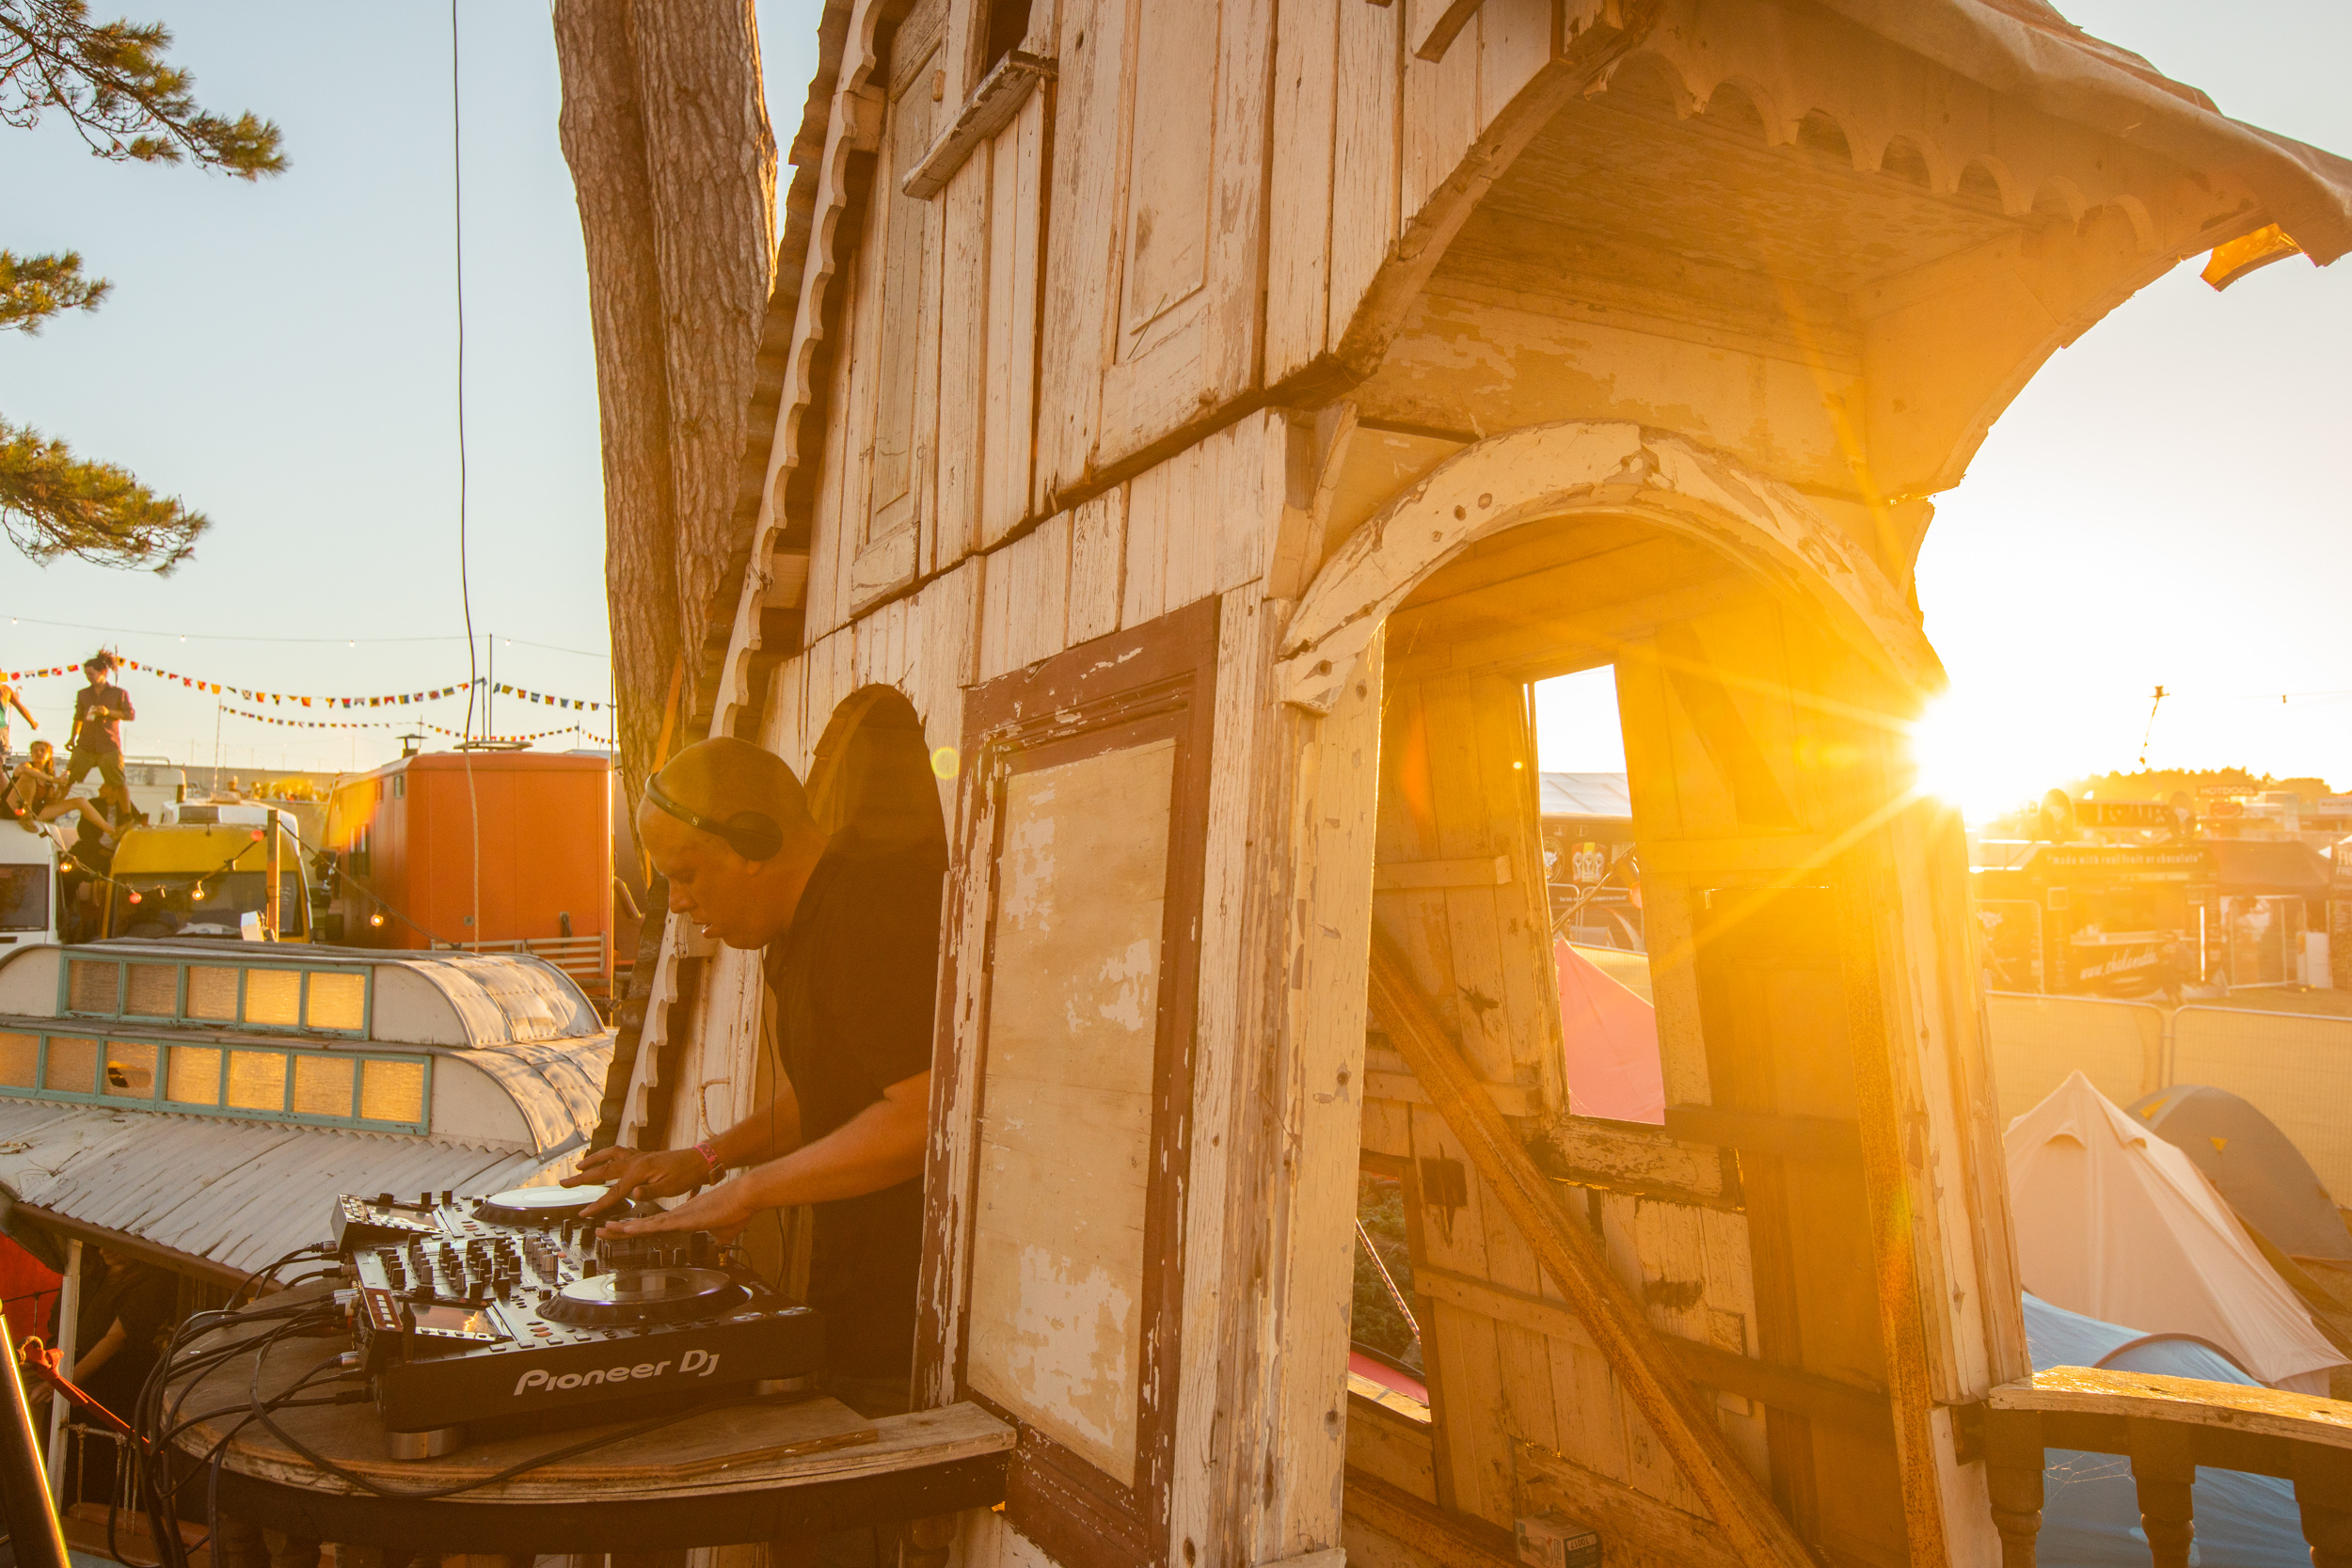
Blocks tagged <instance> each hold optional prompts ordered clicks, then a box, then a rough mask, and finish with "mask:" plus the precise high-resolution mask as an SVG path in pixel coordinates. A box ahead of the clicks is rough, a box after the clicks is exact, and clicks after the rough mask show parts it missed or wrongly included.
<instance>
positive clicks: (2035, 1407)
mask: <svg viewBox="0 0 2352 1568" xmlns="http://www.w3.org/2000/svg"><path fill="white" fill-rule="evenodd" d="M1985 1403H1986V1404H1987V1405H1988V1406H1989V1407H1990V1408H1992V1409H1994V1410H2014V1411H2033V1412H2038V1413H2040V1414H2042V1415H2048V1416H2104V1417H2111V1418H2122V1419H2127V1420H2144V1421H2170V1422H2173V1423H2175V1424H2178V1425H2184V1426H2199V1427H2211V1428H2215V1429H2217V1430H2222V1431H2231V1432H2243V1433H2251V1434H2254V1435H2257V1436H2264V1437H2283V1438H2286V1439H2288V1440H2290V1441H2293V1442H2297V1443H2315V1444H2318V1445H2320V1446H2321V1447H2323V1448H2331V1449H2352V1403H2346V1402H2344V1401H2341V1400H2327V1399H2319V1398H2317V1397H2315V1396H2313V1395H2310V1394H2289V1393H2282V1392H2281V1391H2280V1390H2279V1389H2276V1388H2249V1387H2246V1386H2243V1385H2240V1384H2235V1383H2206V1382H2203V1381H2201V1379H2198V1378H2190V1377H2160V1376H2158V1375H2157V1374H2155V1373H2153V1372H2125V1371H2111V1370H2100V1369H2097V1368H2091V1367H2053V1368H2051V1369H2050V1370H2048V1371H2046V1372H2036V1373H2035V1374H2034V1375H2033V1376H2031V1377H2029V1378H2026V1379H2025V1380H2024V1381H2023V1382H2019V1383H2005V1384H2002V1385H2001V1386H1999V1387H1997V1388H1995V1389H1994V1390H1993V1391H1992V1393H1991V1394H1989V1395H1988V1396H1986V1399H1985Z"/></svg>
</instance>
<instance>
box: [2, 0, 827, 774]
mask: <svg viewBox="0 0 2352 1568" xmlns="http://www.w3.org/2000/svg"><path fill="white" fill-rule="evenodd" d="M120 6H127V8H128V12H129V14H131V15H132V16H133V17H135V18H136V19H140V20H145V19H151V18H152V19H157V20H161V21H163V22H164V23H166V24H167V25H168V26H169V27H170V28H171V30H172V33H173V35H174V40H175V41H174V45H173V49H172V57H173V58H174V60H175V61H176V62H177V63H179V64H181V65H183V66H185V67H186V68H187V69H189V70H190V71H193V72H194V73H195V76H196V90H197V96H198V99H199V102H200V103H203V104H204V105H205V106H207V107H209V108H213V109H215V110H218V111H222V112H230V113H233V112H235V111H238V110H243V109H251V110H253V111H254V112H255V113H257V114H260V115H262V116H263V117H265V118H267V119H274V120H276V121H277V122H278V126H279V127H280V129H281V130H282V131H283V132H284V135H285V147H286V152H287V155H288V157H289V159H290V161H291V163H292V167H291V168H290V169H289V170H288V172H287V173H285V174H284V175H282V176H280V177H278V178H277V179H275V180H267V181H262V182H253V183H247V182H242V181H236V180H230V179H226V178H223V177H221V176H218V175H213V174H207V173H203V172H200V171H199V170H197V169H195V168H193V167H187V166H183V167H179V168H171V167H152V166H134V165H121V164H111V163H106V162H103V161H100V160H98V159H95V158H92V157H91V156H89V154H88V153H87V151H86V150H84V149H83V147H82V145H81V143H80V142H79V141H78V140H77V139H76V138H75V137H74V135H73V134H72V130H71V129H70V128H69V127H67V126H66V125H64V124H63V123H62V122H60V121H58V120H56V119H55V118H54V117H53V118H52V119H50V120H49V121H47V122H45V123H44V124H42V125H41V126H40V128H39V129H37V130H34V131H30V132H27V131H19V130H8V129H0V169H5V170H6V181H7V189H8V200H7V202H6V203H5V204H0V246H5V247H6V248H8V249H10V250H12V251H14V252H16V253H17V254H18V255H24V254H25V253H27V252H39V251H45V250H64V249H75V250H79V251H80V252H81V253H82V256H83V259H84V262H85V266H86V268H87V270H88V271H91V272H94V273H97V274H100V275H103V276H104V277H109V278H112V279H113V281H114V285H115V287H114V293H113V296H112V297H111V298H109V299H108V300H107V301H106V302H105V303H104V305H103V307H101V308H100V309H98V310H97V311H95V312H91V313H75V314H72V315H68V316H65V317H62V318H59V319H56V320H54V321H52V322H51V323H50V324H49V325H47V326H46V328H45V329H44V330H43V331H42V332H41V333H40V335H39V336H38V337H26V336H24V335H23V334H18V333H7V334H0V416H4V417H6V418H7V419H8V420H11V421H12V422H15V423H18V424H25V425H30V426H32V427H33V428H35V429H37V430H39V431H40V432H41V433H42V434H44V435H47V436H56V437H60V438H62V439H64V440H66V441H68V442H69V443H71V444H72V446H73V448H74V449H75V451H77V453H79V454H80V455H82V456H85V457H89V458H98V459H103V460H106V461H110V462H115V463H119V464H122V465H124V466H126V467H130V468H131V469H132V470H133V471H134V472H135V473H136V474H137V475H138V476H139V477H140V478H141V479H142V480H144V481H146V482H147V483H149V484H150V485H151V486H152V487H154V488H155V489H156V490H158V491H160V492H162V493H163V494H165V495H176V496H179V497H181V498H183V499H185V500H186V502H187V503H188V504H189V505H190V506H193V507H195V508H196V509H198V510H199V511H201V512H203V513H205V514H206V515H209V516H210V517H211V518H212V520H213V527H212V530H211V531H210V532H208V533H207V534H206V535H205V536H204V537H203V539H202V540H201V541H200V542H199V546H198V549H197V554H196V558H195V559H194V560H193V561H191V562H188V563H187V564H185V565H184V566H183V567H182V568H181V569H180V570H179V571H178V572H177V573H175V574H174V575H173V576H171V577H169V578H155V577H154V576H152V575H151V574H148V573H140V572H122V571H109V570H104V569H102V568H99V567H95V566H88V565H85V564H82V563H80V562H72V561H63V562H56V563H53V564H51V565H49V566H47V567H45V568H44V567H36V566H34V565H33V564H32V563H30V562H27V561H26V560H25V559H24V557H23V556H21V555H19V554H17V553H16V552H15V551H14V550H12V549H10V548H8V546H5V545H0V612H5V613H0V670H8V669H18V668H23V667H24V666H26V665H34V664H38V665H42V666H48V665H56V664H69V665H70V664H74V663H78V662H79V660H80V659H81V658H82V657H86V656H87V654H88V653H89V651H90V650H91V649H93V648H95V647H96V646H97V645H98V644H99V643H100V642H102V641H103V642H105V643H108V644H110V645H113V646H117V647H119V649H120V650H121V651H122V653H123V654H124V655H126V656H127V657H132V658H135V659H138V660H140V661H141V662H142V663H151V664H155V665H159V666H161V667H162V668H164V669H167V670H170V671H174V672H178V673H186V674H189V675H192V676H195V677H197V678H200V679H204V680H208V681H217V682H219V683H221V684H222V685H224V686H229V687H242V688H245V689H258V690H268V691H277V692H283V693H293V694H297V695H310V696H314V697H315V696H328V695H361V696H366V695H383V694H387V693H395V692H402V691H407V692H412V693H413V692H415V691H417V690H419V689H432V688H440V687H450V686H456V687H460V688H462V687H463V686H464V685H465V683H466V681H467V679H468V677H469V666H468V663H467V657H466V655H467V641H466V629H465V628H466V617H465V606H464V601H463V598H462V597H461V594H460V592H459V573H458V527H457V519H458V507H457V501H458V483H457V476H458V453H457V419H456V387H457V381H456V366H457V356H456V314H455V309H454V304H455V299H456V291H455V284H454V264H453V263H454V254H453V214H454V212H455V202H454V199H453V157H452V115H451V108H452V103H451V69H450V10H449V8H448V7H447V6H442V7H438V8H437V7H434V6H425V5H415V4H398V5H386V6H315V5H292V4H277V3H256V0H237V3H235V4H217V3H215V4H196V3H188V0H144V3H143V0H104V3H103V4H102V5H101V6H100V7H99V8H98V9H100V10H102V11H103V12H104V13H105V14H107V15H113V14H115V12H116V8H118V7H120ZM816 10H817V8H816V6H815V5H814V4H811V3H808V0H777V3H773V4H763V5H762V6H761V17H762V21H763V24H765V29H764V40H763V41H764V49H763V54H764V55H765V58H766V62H767V64H768V66H769V81H770V83H771V101H772V102H773V103H775V106H776V108H777V109H778V110H784V109H786V107H787V105H788V113H789V115H790V119H789V120H788V121H787V124H797V123H798V119H799V115H800V105H801V103H802V101H803V95H804V92H805V86H806V82H807V79H808V76H809V74H810V72H811V71H812V70H813V69H814V67H815V59H816V55H815V18H816ZM458 15H459V24H460V63H461V75H460V81H461V84H462V97H461V100H460V103H461V107H462V126H463V132H462V141H463V149H464V163H463V170H464V196H465V200H464V216H465V298H466V321H465V326H466V381H465V385H466V398H467V406H466V416H467V417H466V452H467V487H466V488H467V497H466V499H467V509H466V510H467V533H468V543H469V551H468V560H469V566H470V578H471V590H472V608H473V626H474V630H475V633H476V643H475V646H476V648H477V650H479V653H478V662H479V664H480V667H481V669H482V670H483V672H484V673H487V672H488V669H489V662H490V658H491V657H492V656H491V653H490V650H489V646H488V641H487V635H488V634H490V633H495V634H497V636H498V638H499V644H498V646H497V648H496V650H495V658H496V664H497V676H498V680H499V681H500V682H501V683H502V684H512V685H516V686H520V687H523V688H525V689H531V690H537V691H542V692H546V693H549V694H554V695H560V696H564V697H569V698H574V699H579V700H583V701H602V700H604V698H605V697H606V694H607V689H608V687H609V684H610V680H611V673H610V672H611V665H610V661H609V657H608V653H607V650H608V648H609V634H608V628H607V623H606V618H605V605H604V544H603V541H604V517H603V504H604V503H603V486H602V478H601V473H600V470H599V460H598V451H597V435H596V366H595V360H594V352H593V345H592V344H591V341H590V338H589V325H588V305H587V278H586V273H585V268H584V262H583V261H582V257H581V248H580V218H579V213H578V209H577V208H576V207H575V206H574V204H573V198H572V186H571V178H570V175H569V174H568V172H567V171H566V169H565V167H564V156H563V150H562V148H561V147H560V146H559V145H558V142H557V137H556V113H557V110H558V107H559V106H560V103H561V94H560V92H559V90H558V85H557V77H556V67H555V45H554V40H553V36H552V34H551V33H550V31H549V28H548V12H547V8H546V7H545V6H544V5H541V4H530V3H516V0H497V3H485V0H460V5H459V9H458ZM326 62H332V64H331V68H329V69H322V67H323V64H325V63H326ZM787 135H788V132H787ZM41 623H70V625H63V626H59V625H43V624H41ZM80 684H81V682H80V680H79V678H78V675H77V676H76V677H75V678H73V679H71V680H68V679H62V678H59V679H50V680H41V681H33V682H30V683H26V684H25V686H24V692H25V695H26V698H27V701H28V705H29V706H30V707H31V709H32V711H33V714H34V717H35V718H36V719H38V720H39V721H40V725H41V729H40V735H42V736H51V737H54V738H62V736H63V735H64V733H65V730H66V728H67V726H68V724H69V723H70V721H71V717H72V689H74V688H75V687H78V686H79V685H80ZM126 684H127V689H129V690H130V692H131V694H132V697H133V700H134V701H135V703H136V704H137V705H138V713H139V717H138V721H136V722H135V724H133V725H131V726H130V727H129V728H128V729H127V730H126V731H125V736H124V738H125V744H126V747H127V748H128V750H129V751H130V752H133V753H135V754H151V755H162V756H167V757H169V758H171V759H172V760H174V761H178V762H182V763H188V762H194V763H197V764H199V765H210V764H212V762H213V761H214V757H215V743H216V741H217V744H218V746H219V754H220V759H221V761H222V763H223V764H224V765H225V766H229V767H270V768H277V767H294V768H316V769H319V770H321V771H333V770H336V769H344V768H355V767H356V768H366V767H371V766H373V765H374V764H376V763H378V762H382V761H385V760H388V759H389V758H391V757H394V756H397V755H398V754H399V751H400V748H399V743H398V741H397V740H396V739H395V738H394V737H395V736H397V735H398V734H400V733H401V731H402V730H404V729H407V728H410V727H411V724H410V723H403V724H401V725H399V726H397V727H392V728H382V729H367V730H347V731H331V732H330V731H314V730H301V729H294V728H290V727H286V726H282V725H271V724H265V723H262V722H258V721H253V720H250V719H241V718H237V717H234V716H233V714H228V715H224V713H223V712H222V711H221V710H223V709H228V708H243V709H246V710H247V711H252V710H253V709H254V706H255V705H251V704H246V703H243V702H234V701H231V702H229V703H224V704H218V705H216V704H215V699H213V698H212V697H210V696H209V695H206V696H199V695H198V694H197V693H196V692H194V691H193V690H189V689H183V688H181V687H180V686H178V685H177V683H176V682H175V683H173V684H171V685H169V686H167V685H166V684H165V683H163V682H161V681H159V680H156V679H153V678H150V677H146V676H144V675H142V674H139V673H132V674H130V675H129V676H128V677H127V681H126ZM465 708H466V704H465V700H464V698H463V696H462V695H461V696H459V697H457V698H454V699H450V700H446V701H441V702H437V703H433V704H430V705H425V706H423V707H416V706H411V707H409V708H407V709H405V710H403V713H404V717H405V718H406V719H408V720H410V721H414V720H417V719H421V720H422V721H425V722H427V723H432V724H437V725H439V726H441V727H442V728H444V729H449V730H459V731H462V730H463V728H464V724H465ZM262 711H265V712H268V713H273V714H276V715H278V716H281V717H282V716H285V715H286V714H288V713H289V712H300V711H301V710H300V709H298V708H293V709H290V708H288V707H287V706H285V705H278V706H275V707H268V706H264V707H263V708H262ZM323 711H324V710H323V709H320V708H317V707H313V708H312V709H311V710H310V715H309V716H310V717H311V718H314V719H315V718H317V717H320V716H321V715H322V714H323ZM370 717H372V718H377V719H380V718H381V714H380V712H378V713H376V714H373V715H371V716H370ZM484 717H487V715H485V716H484ZM581 719H584V720H586V721H587V722H588V724H589V725H590V726H591V727H592V729H593V731H594V734H595V735H596V736H597V737H605V736H610V734H611V730H610V727H609V713H608V712H602V711H600V712H598V713H596V714H589V715H576V714H575V713H573V712H571V711H567V710H562V709H558V708H553V707H548V706H532V705H523V704H520V703H516V702H514V701H512V700H509V699H501V701H500V703H499V706H498V709H497V712H496V715H495V721H496V724H497V728H498V730H499V731H500V732H501V733H503V734H528V733H532V732H536V731H540V730H545V729H553V728H557V727H559V726H567V725H570V724H572V723H574V722H575V721H579V720H581ZM424 733H426V734H427V735H428V736H430V743H431V744H432V746H433V747H434V749H438V748H439V747H440V746H443V745H446V744H447V743H448V741H447V737H445V736H434V735H432V733H431V732H430V731H426V732H424ZM32 738H34V736H33V735H31V734H29V733H27V731H26V730H25V728H24V723H23V721H21V720H20V721H17V723H16V726H15V732H14V736H13V739H14V743H15V745H16V746H17V748H18V749H19V750H22V749H23V747H24V745H25V744H26V743H27V742H28V741H29V740H31V739H32ZM582 743H585V741H584V737H581V736H574V735H571V734H564V735H561V736H553V737H550V738H549V739H548V740H545V741H543V742H541V745H542V747H543V748H552V749H559V750H560V749H563V748H565V747H568V746H572V745H576V744H582Z"/></svg>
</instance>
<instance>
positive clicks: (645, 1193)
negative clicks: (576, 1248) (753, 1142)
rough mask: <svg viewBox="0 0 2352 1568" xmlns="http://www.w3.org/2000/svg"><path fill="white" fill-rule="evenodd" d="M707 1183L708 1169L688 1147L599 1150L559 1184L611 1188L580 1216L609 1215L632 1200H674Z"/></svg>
mask: <svg viewBox="0 0 2352 1568" xmlns="http://www.w3.org/2000/svg"><path fill="white" fill-rule="evenodd" d="M708 1180H710V1166H709V1164H707V1162H706V1161H705V1160H704V1159H703V1157H702V1156H701V1155H700V1154H697V1153H695V1152H694V1151H693V1150H692V1149H691V1148H656V1149H636V1148H618V1147H615V1148H599V1149H596V1150H595V1151H593V1152H592V1153H590V1154H589V1155H588V1156H587V1157H586V1158H585V1159H583V1160H581V1161H580V1169H579V1171H578V1172H577V1173H576V1174H574V1175H571V1176H567V1177H565V1178H564V1180H563V1181H562V1182H561V1183H559V1185H562V1186H565V1187H583V1186H586V1185H588V1184H589V1183H591V1182H596V1181H602V1182H605V1183H607V1184H609V1185H610V1186H611V1187H612V1191H611V1192H608V1193H606V1194H605V1195H604V1196H602V1197H600V1198H598V1199H596V1202H594V1203H592V1204H590V1205H589V1206H588V1208H587V1210H586V1211H585V1214H584V1216H583V1217H586V1218H591V1219H593V1218H595V1217H596V1216H598V1215H600V1214H609V1213H611V1212H612V1211H613V1210H615V1209H618V1208H619V1207H621V1205H623V1204H624V1203H627V1202H628V1200H629V1199H631V1198H635V1197H675V1196H677V1195H678V1194H680V1193H691V1192H692V1191H693V1190H694V1189H695V1188H696V1187H699V1186H701V1185H703V1184H704V1183H705V1182H707V1181H708Z"/></svg>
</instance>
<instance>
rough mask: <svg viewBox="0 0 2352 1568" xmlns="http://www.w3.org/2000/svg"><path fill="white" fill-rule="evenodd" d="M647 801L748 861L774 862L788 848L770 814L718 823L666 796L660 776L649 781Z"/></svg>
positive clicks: (738, 816) (745, 814)
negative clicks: (779, 851)
mask: <svg viewBox="0 0 2352 1568" xmlns="http://www.w3.org/2000/svg"><path fill="white" fill-rule="evenodd" d="M645 799H646V800H650V801H652V802H653V803H654V805H655V806H656V807H657V808H658V809H660V810H661V811H665V812H668V813H669V814H670V815H671V816H675V817H676V818H677V819H678V820H679V821H681V822H683V823H685V824H686V825H687V826H688V827H690V828H699V829H701V830H702V831H703V832H707V833H708V834H709V835H710V836H711V837H713V838H715V839H718V840H720V841H721V842H723V843H724V844H725V845H726V846H727V847H729V848H731V849H733V850H734V851H735V852H736V853H737V854H739V855H740V856H742V857H743V858H744V859H745V860H747V861H766V860H773V859H775V856H776V851H777V850H779V849H781V848H783V847H784V830H783V829H782V828H780V827H778V826H776V819H775V818H774V817H772V816H769V815H768V814H767V813H766V812H759V811H739V812H737V813H736V814H735V815H734V816H730V817H728V818H727V819H726V820H725V821H724V822H721V821H718V820H717V819H715V818H713V817H708V816H704V815H703V814H702V813H700V812H698V811H695V810H694V809H692V808H691V807H690V806H681V805H679V804H678V803H677V802H676V801H675V800H671V799H670V797H669V796H667V795H666V794H664V793H662V789H661V779H660V775H658V774H657V775H655V776H654V777H651V778H648V779H647V780H646V781H645Z"/></svg>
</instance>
